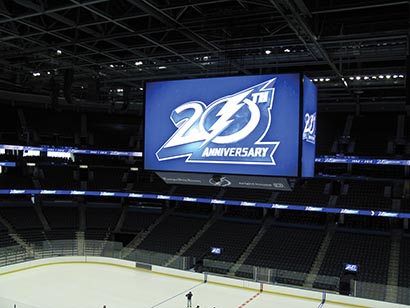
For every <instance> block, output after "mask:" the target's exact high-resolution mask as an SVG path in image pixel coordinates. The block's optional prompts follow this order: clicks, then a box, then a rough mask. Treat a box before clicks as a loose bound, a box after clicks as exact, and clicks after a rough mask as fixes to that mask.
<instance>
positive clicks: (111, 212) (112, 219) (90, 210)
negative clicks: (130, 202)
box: [86, 202, 121, 231]
mask: <svg viewBox="0 0 410 308" xmlns="http://www.w3.org/2000/svg"><path fill="white" fill-rule="evenodd" d="M120 214H121V207H120V206H119V205H118V204H111V203H102V202H101V203H94V202H93V203H88V205H87V209H86V220H87V230H88V231H89V230H92V229H98V230H114V228H115V226H116V223H117V222H118V218H119V216H120Z"/></svg>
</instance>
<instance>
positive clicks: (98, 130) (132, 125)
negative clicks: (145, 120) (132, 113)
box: [87, 113, 141, 150]
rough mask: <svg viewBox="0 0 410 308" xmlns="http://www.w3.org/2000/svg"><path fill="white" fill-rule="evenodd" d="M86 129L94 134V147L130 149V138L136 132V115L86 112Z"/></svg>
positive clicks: (138, 121) (138, 126) (137, 122)
mask: <svg viewBox="0 0 410 308" xmlns="http://www.w3.org/2000/svg"><path fill="white" fill-rule="evenodd" d="M87 120H88V129H89V131H90V132H92V133H93V135H94V144H93V147H94V148H100V149H113V145H115V149H118V150H120V149H123V150H130V146H129V143H130V138H131V136H135V135H137V134H138V131H139V129H140V121H141V119H139V118H138V117H127V116H123V115H118V114H107V113H88V114H87Z"/></svg>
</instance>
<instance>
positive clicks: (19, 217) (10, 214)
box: [0, 204, 43, 231]
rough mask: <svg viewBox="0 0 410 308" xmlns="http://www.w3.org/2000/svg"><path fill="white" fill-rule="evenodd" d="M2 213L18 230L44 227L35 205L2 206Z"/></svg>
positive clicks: (0, 212)
mask: <svg viewBox="0 0 410 308" xmlns="http://www.w3.org/2000/svg"><path fill="white" fill-rule="evenodd" d="M0 215H1V216H2V217H3V218H4V219H6V220H7V221H8V222H9V223H10V224H11V225H12V226H13V227H14V228H15V229H16V230H17V231H20V230H36V229H42V228H43V225H42V224H41V222H40V220H39V218H38V216H37V213H36V212H35V210H34V207H33V205H31V204H27V205H16V204H13V205H11V206H2V207H0Z"/></svg>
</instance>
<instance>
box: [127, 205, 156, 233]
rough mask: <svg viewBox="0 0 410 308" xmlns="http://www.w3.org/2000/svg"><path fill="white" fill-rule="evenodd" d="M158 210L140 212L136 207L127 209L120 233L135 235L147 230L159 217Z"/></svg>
mask: <svg viewBox="0 0 410 308" xmlns="http://www.w3.org/2000/svg"><path fill="white" fill-rule="evenodd" d="M160 214H161V212H160V211H159V210H149V211H148V210H142V209H139V208H137V207H129V208H128V209H127V216H126V217H125V220H124V223H123V225H122V228H121V231H122V232H125V233H135V234H137V233H138V232H140V231H142V230H145V229H146V228H148V227H149V226H150V225H151V224H152V223H153V222H154V221H155V220H156V219H157V218H158V217H159V216H160Z"/></svg>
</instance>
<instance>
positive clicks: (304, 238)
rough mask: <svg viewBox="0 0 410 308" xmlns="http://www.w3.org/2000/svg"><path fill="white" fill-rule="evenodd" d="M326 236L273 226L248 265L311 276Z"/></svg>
mask: <svg viewBox="0 0 410 308" xmlns="http://www.w3.org/2000/svg"><path fill="white" fill-rule="evenodd" d="M324 235H325V232H324V230H320V229H307V228H291V227H283V226H279V225H272V226H271V227H269V229H268V230H267V231H266V233H265V234H264V235H263V237H262V238H261V239H260V241H259V242H258V244H257V245H256V247H255V248H254V249H253V250H252V253H251V254H250V255H249V256H248V258H247V259H246V260H245V262H244V264H248V265H254V266H261V267H268V268H274V269H281V270H288V271H295V272H300V273H308V272H309V270H310V268H311V267H312V264H313V261H314V259H315V257H316V254H317V252H318V250H319V248H320V245H321V243H322V240H323V237H324Z"/></svg>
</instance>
